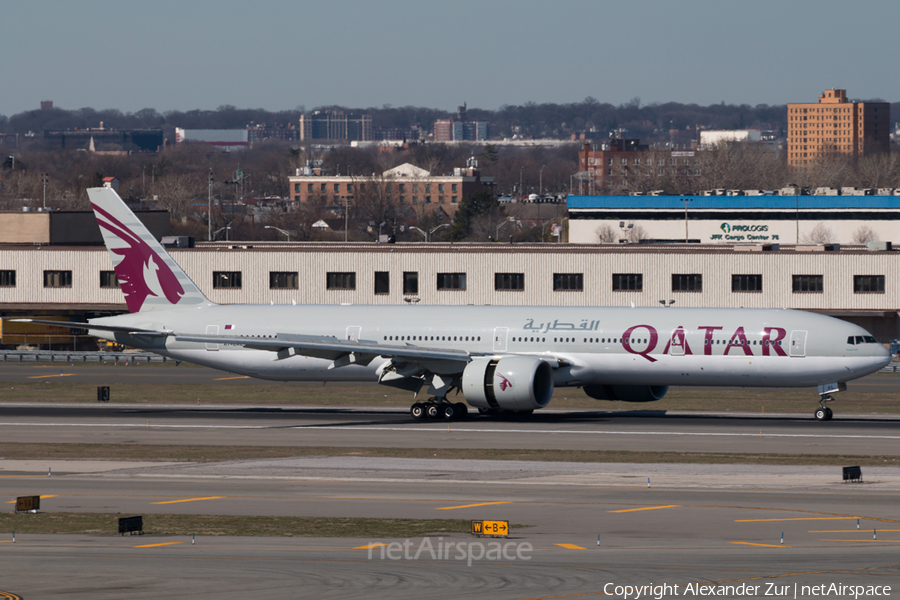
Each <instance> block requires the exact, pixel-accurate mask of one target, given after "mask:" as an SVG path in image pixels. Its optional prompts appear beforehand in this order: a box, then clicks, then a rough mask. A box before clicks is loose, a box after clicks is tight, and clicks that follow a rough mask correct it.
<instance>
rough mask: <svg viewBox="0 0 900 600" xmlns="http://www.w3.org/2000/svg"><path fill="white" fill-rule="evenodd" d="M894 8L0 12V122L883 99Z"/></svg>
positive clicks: (601, 1)
mask: <svg viewBox="0 0 900 600" xmlns="http://www.w3.org/2000/svg"><path fill="white" fill-rule="evenodd" d="M898 27H900V2H898V1H897V0H865V1H862V2H847V1H846V0H743V1H736V0H664V1H656V0H627V1H622V0H615V1H612V0H556V1H552V2H550V1H542V0H456V1H455V2H434V1H429V0H389V1H387V2H375V1H372V0H328V1H327V2H324V1H318V2H307V1H305V0H256V1H255V2H246V1H238V0H216V1H198V0H154V1H153V2H146V1H141V2H138V1H136V0H115V1H110V0H78V1H72V0H28V1H27V2H21V1H20V2H15V1H13V0H5V1H4V2H2V11H0V51H2V54H0V57H2V58H0V60H2V63H0V64H2V68H0V81H2V87H0V114H4V115H7V116H10V115H13V114H16V113H19V112H22V111H26V110H32V109H37V108H39V106H40V102H41V100H52V101H53V102H54V105H55V106H56V107H59V108H64V109H69V110H72V109H78V108H82V107H91V108H94V109H98V110H100V109H119V110H121V111H123V112H135V111H138V110H141V109H144V108H153V109H156V110H158V111H160V112H166V111H170V110H182V111H185V110H194V109H201V110H214V109H216V108H217V107H219V106H222V105H233V106H236V107H238V108H262V109H266V110H272V111H278V110H292V109H295V108H297V107H303V108H305V109H306V110H311V109H313V108H315V107H319V106H327V105H334V104H336V105H342V106H347V107H352V108H368V107H381V106H384V105H391V106H395V107H396V106H420V107H429V108H437V109H443V110H455V107H456V106H457V105H459V104H462V103H463V102H466V103H468V105H469V107H470V108H473V107H474V108H483V109H489V110H496V109H497V108H499V107H501V106H503V105H507V104H509V105H515V104H524V103H526V102H535V103H539V104H540V103H545V102H554V103H572V102H581V101H582V100H584V99H585V98H586V97H588V96H592V97H594V98H596V99H597V100H599V101H600V102H609V103H611V104H616V105H618V104H622V103H625V102H628V101H630V100H631V99H633V98H639V99H640V100H641V102H642V104H650V103H654V102H659V103H662V102H682V103H696V104H700V105H708V104H715V103H719V102H725V103H726V104H749V105H756V104H784V103H787V102H814V101H815V100H816V98H818V96H819V94H820V93H822V91H823V90H825V89H829V88H843V89H846V90H847V94H848V96H849V97H851V98H854V99H867V100H869V99H876V98H879V99H882V100H886V101H888V102H896V101H900V77H898V68H897V64H898V61H897V47H898V45H897V43H896V41H895V40H896V35H897V31H898Z"/></svg>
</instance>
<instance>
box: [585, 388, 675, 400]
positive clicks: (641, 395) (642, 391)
mask: <svg viewBox="0 0 900 600" xmlns="http://www.w3.org/2000/svg"><path fill="white" fill-rule="evenodd" d="M668 391H669V386H667V385H586V386H584V393H585V394H587V395H588V396H590V397H591V398H593V399H594V400H619V401H621V402H655V401H656V400H661V399H662V397H663V396H665V395H666V392H668Z"/></svg>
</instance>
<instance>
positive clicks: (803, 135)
mask: <svg viewBox="0 0 900 600" xmlns="http://www.w3.org/2000/svg"><path fill="white" fill-rule="evenodd" d="M787 110H788V115H787V119H788V155H787V161H788V165H790V166H792V167H805V166H808V165H811V164H815V163H816V162H817V161H819V160H821V159H823V158H827V157H832V156H845V157H848V158H853V159H858V158H861V157H863V156H868V155H871V154H877V153H880V152H888V151H889V150H890V125H891V105H890V104H888V103H887V102H850V100H848V99H847V91H846V90H839V89H831V90H825V92H824V93H823V94H822V95H820V96H819V101H818V102H816V103H798V104H788V109H787Z"/></svg>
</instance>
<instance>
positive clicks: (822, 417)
mask: <svg viewBox="0 0 900 600" xmlns="http://www.w3.org/2000/svg"><path fill="white" fill-rule="evenodd" d="M829 402H834V396H831V395H828V394H825V395H823V396H822V398H821V399H820V400H819V404H821V406H820V407H819V408H817V409H816V412H815V413H813V414H815V416H816V420H817V421H830V420H831V417H832V416H833V413H832V412H831V409H830V408H828V403H829Z"/></svg>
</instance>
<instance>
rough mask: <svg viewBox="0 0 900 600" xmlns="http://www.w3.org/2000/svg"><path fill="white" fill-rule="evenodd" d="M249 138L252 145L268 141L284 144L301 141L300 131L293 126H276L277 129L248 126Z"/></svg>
mask: <svg viewBox="0 0 900 600" xmlns="http://www.w3.org/2000/svg"><path fill="white" fill-rule="evenodd" d="M247 136H248V141H249V142H250V145H251V146H252V145H253V144H255V143H257V142H265V141H268V140H279V141H282V142H295V141H297V140H299V139H300V130H299V129H298V128H297V127H295V126H294V125H293V124H291V125H287V126H284V125H276V126H275V127H267V126H266V125H265V124H261V125H256V124H254V125H248V126H247Z"/></svg>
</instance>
